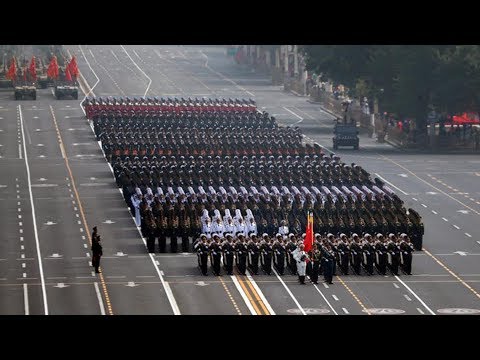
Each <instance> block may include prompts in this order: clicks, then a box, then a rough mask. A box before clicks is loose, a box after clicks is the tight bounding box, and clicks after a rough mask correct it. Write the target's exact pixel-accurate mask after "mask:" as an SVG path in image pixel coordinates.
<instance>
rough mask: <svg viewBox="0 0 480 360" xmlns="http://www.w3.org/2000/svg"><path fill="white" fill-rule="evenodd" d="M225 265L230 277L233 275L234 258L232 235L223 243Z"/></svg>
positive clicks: (228, 235)
mask: <svg viewBox="0 0 480 360" xmlns="http://www.w3.org/2000/svg"><path fill="white" fill-rule="evenodd" d="M222 252H223V263H224V265H225V271H226V272H227V274H228V275H233V257H234V247H233V244H232V235H231V234H227V239H226V240H225V241H224V242H223V243H222Z"/></svg>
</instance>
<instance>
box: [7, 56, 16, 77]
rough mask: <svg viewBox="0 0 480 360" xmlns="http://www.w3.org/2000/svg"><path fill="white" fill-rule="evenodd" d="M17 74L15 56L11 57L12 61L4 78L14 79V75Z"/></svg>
mask: <svg viewBox="0 0 480 360" xmlns="http://www.w3.org/2000/svg"><path fill="white" fill-rule="evenodd" d="M16 75H17V64H16V61H15V58H12V61H11V63H10V67H9V68H8V72H7V75H5V76H6V78H7V79H10V80H12V81H13V80H15V76H16Z"/></svg>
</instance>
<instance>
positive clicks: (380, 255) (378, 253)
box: [375, 234, 387, 275]
mask: <svg viewBox="0 0 480 360" xmlns="http://www.w3.org/2000/svg"><path fill="white" fill-rule="evenodd" d="M384 242H385V239H384V237H383V235H382V234H377V241H375V266H376V267H377V270H378V272H379V273H380V274H381V275H386V272H387V248H386V246H385V243H384Z"/></svg>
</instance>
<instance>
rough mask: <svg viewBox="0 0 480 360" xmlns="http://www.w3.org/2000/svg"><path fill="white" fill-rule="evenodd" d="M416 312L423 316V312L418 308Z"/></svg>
mask: <svg viewBox="0 0 480 360" xmlns="http://www.w3.org/2000/svg"><path fill="white" fill-rule="evenodd" d="M417 311H418V312H419V313H420V314H422V315H424V314H425V313H424V312H423V310H422V309H420V308H417Z"/></svg>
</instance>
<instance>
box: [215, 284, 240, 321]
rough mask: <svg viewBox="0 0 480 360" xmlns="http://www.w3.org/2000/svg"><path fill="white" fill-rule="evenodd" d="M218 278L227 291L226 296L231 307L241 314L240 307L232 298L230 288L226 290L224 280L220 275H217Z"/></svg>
mask: <svg viewBox="0 0 480 360" xmlns="http://www.w3.org/2000/svg"><path fill="white" fill-rule="evenodd" d="M219 279H220V282H221V283H222V286H223V288H224V289H225V291H226V292H227V295H228V298H229V299H230V301H231V302H232V304H233V307H234V308H235V310H236V311H237V313H238V315H242V312H241V311H240V308H239V307H238V305H237V303H236V302H235V299H234V298H233V296H232V294H231V293H230V290H228V288H227V285H226V284H225V281H223V279H222V278H221V277H219Z"/></svg>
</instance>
